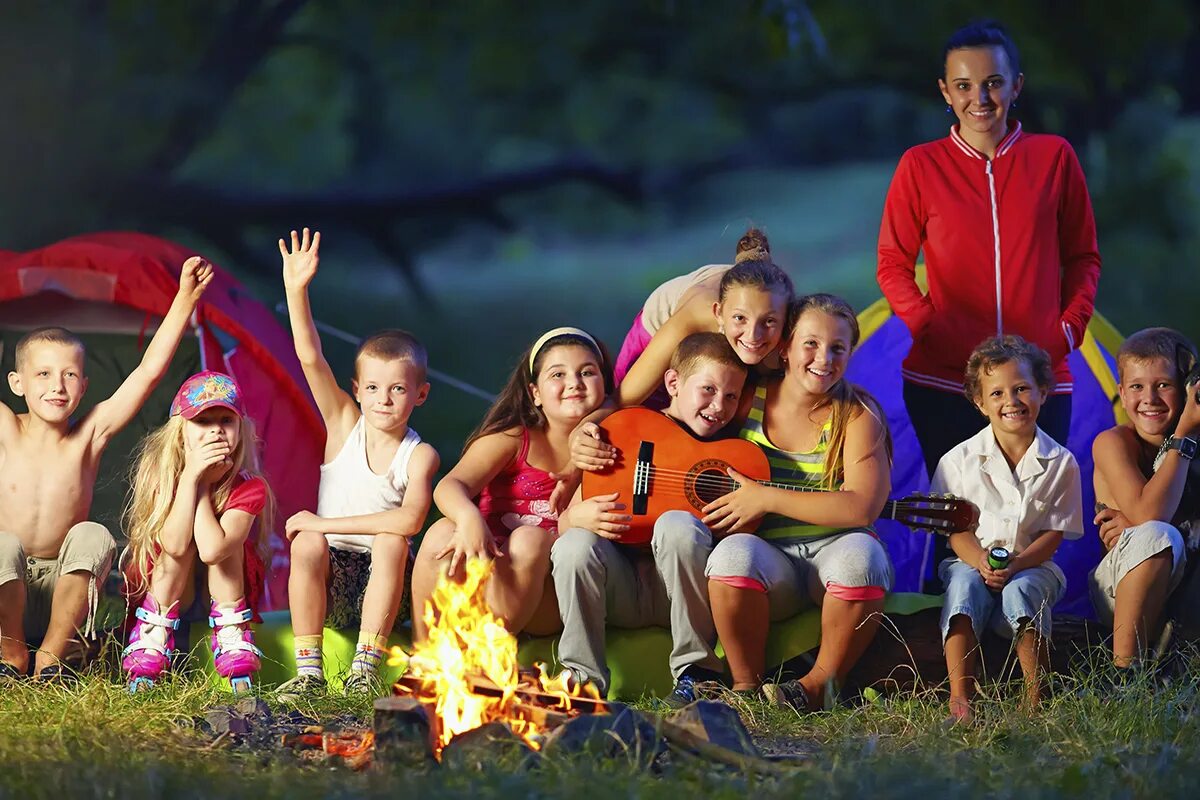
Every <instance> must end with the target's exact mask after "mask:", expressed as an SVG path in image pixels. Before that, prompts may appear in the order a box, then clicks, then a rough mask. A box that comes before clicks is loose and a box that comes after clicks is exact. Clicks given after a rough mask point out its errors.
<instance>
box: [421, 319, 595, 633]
mask: <svg viewBox="0 0 1200 800" xmlns="http://www.w3.org/2000/svg"><path fill="white" fill-rule="evenodd" d="M612 388H613V381H612V366H611V365H610V363H609V359H608V353H607V351H605V349H604V347H603V345H601V344H600V343H599V342H597V341H596V340H595V339H594V338H592V336H590V335H589V334H588V333H586V332H585V331H582V330H580V329H579V328H555V329H554V330H551V331H548V332H547V333H545V334H543V335H542V336H541V337H540V338H539V339H538V340H537V341H536V342H535V343H534V344H533V346H532V347H530V348H529V349H528V350H527V351H526V352H525V353H524V354H523V355H522V356H521V360H520V361H519V362H518V363H517V367H516V369H515V370H513V373H512V375H511V376H510V377H509V379H508V383H507V384H506V385H505V387H504V391H503V392H501V394H500V396H499V397H498V398H497V399H496V402H495V403H493V404H492V407H491V409H489V410H488V413H487V416H485V417H484V419H483V422H482V423H480V425H479V428H478V429H477V430H476V431H475V433H473V434H472V435H471V437H470V438H469V439H468V440H467V444H466V447H465V448H464V449H463V454H462V457H461V458H460V459H459V462H458V464H456V465H455V466H454V468H453V469H452V470H450V472H449V473H448V474H447V475H446V477H445V478H443V479H442V480H441V481H440V482H439V483H438V485H437V488H436V489H434V492H433V500H434V502H435V503H437V507H438V509H439V510H440V511H441V512H442V514H443V515H444V519H441V520H439V521H438V522H436V523H434V525H433V526H432V527H430V529H429V531H428V532H427V533H426V534H425V539H424V541H423V542H422V543H421V550H420V552H419V553H417V561H416V564H415V566H414V569H413V578H412V588H413V609H414V613H413V634H414V637H415V638H416V639H417V640H423V639H424V638H425V636H426V633H427V631H426V626H425V620H424V613H423V610H424V608H425V603H426V601H427V600H428V599H429V598H430V597H431V596H432V595H433V590H434V587H435V586H436V585H437V582H438V578H439V576H440V575H441V574H443V573H445V574H447V575H448V576H449V577H450V578H452V579H460V578H461V577H462V570H461V566H462V564H463V562H464V561H465V560H466V559H467V558H486V559H492V558H494V559H496V561H495V566H494V569H493V572H492V575H491V578H490V579H489V581H488V587H487V600H488V605H489V606H490V608H491V610H492V613H494V614H495V615H496V616H498V617H500V618H501V619H503V620H504V622H505V624H506V625H507V626H508V629H509V630H511V631H513V632H514V633H515V632H517V631H522V630H528V631H530V632H531V633H537V634H548V633H554V632H556V631H557V630H558V629H559V627H561V622H560V620H559V616H558V603H557V601H556V598H555V596H554V591H553V585H551V584H548V579H549V572H550V545H551V544H553V542H554V538H555V536H557V526H558V512H557V510H556V509H554V508H552V507H551V503H550V495H551V493H552V492H553V491H554V488H555V483H556V481H555V479H554V478H553V477H551V475H552V473H560V472H564V471H566V470H567V469H568V467H569V466H570V462H571V455H570V450H569V446H568V438H569V437H570V435H571V431H572V430H574V428H575V426H576V425H578V424H579V423H580V422H581V421H582V420H583V419H584V417H586V416H587V415H588V414H590V413H592V412H593V411H595V410H596V409H597V408H599V407H600V404H601V403H603V402H604V398H605V397H607V396H608V394H609V393H610V392H611V391H612ZM547 589H549V591H547Z"/></svg>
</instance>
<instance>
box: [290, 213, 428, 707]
mask: <svg viewBox="0 0 1200 800" xmlns="http://www.w3.org/2000/svg"><path fill="white" fill-rule="evenodd" d="M320 242H321V234H320V233H316V234H314V235H312V237H311V238H310V236H309V230H308V228H305V229H304V234H303V238H300V237H298V236H297V235H296V232H295V231H292V241H291V247H290V249H289V248H288V246H287V245H286V244H285V243H284V241H283V240H282V239H280V240H279V252H280V253H281V254H282V255H283V285H284V289H285V290H286V293H287V304H288V316H289V317H290V318H291V322H292V338H293V339H295V343H296V355H297V356H298V357H299V359H300V365H301V367H303V369H304V377H305V378H306V379H307V380H308V386H309V388H310V389H311V390H312V394H313V399H314V400H316V402H317V409H318V410H319V411H320V412H321V419H322V420H324V422H325V430H326V439H325V463H324V464H323V465H322V466H321V488H320V491H319V495H318V501H317V513H315V514H313V513H312V512H309V511H301V512H299V513H298V514H294V515H293V516H292V517H291V519H289V520H288V521H287V525H286V531H287V536H288V539H289V540H290V541H291V543H292V544H291V558H292V568H291V574H290V576H289V578H288V596H289V605H290V606H291V611H292V633H293V635H294V644H295V650H296V677H294V678H292V679H291V680H289V681H287V682H286V683H284V684H283V685H282V686H280V687H279V689H278V690H277V693H276V696H277V697H278V698H279V699H283V700H288V699H295V698H296V697H299V696H302V695H312V694H321V693H323V692H324V691H325V688H326V682H325V675H324V668H323V665H322V661H321V633H322V630H323V629H324V627H325V625H326V624H329V625H331V626H333V627H349V626H350V625H352V624H353V623H354V622H355V621H356V620H360V622H359V635H358V645H357V647H356V648H355V652H354V661H353V663H352V664H351V667H350V674H349V675H348V676H347V677H346V680H345V690H346V691H347V692H348V693H349V692H355V691H359V692H367V691H370V690H372V688H373V687H372V684H373V683H374V682H375V681H376V679H377V678H376V676H377V674H378V669H379V663H380V661H381V660H382V659H383V655H384V649H385V648H386V645H387V637H388V634H389V633H391V630H392V625H393V624H394V623H395V621H396V618H397V616H398V614H399V610H400V604H401V600H402V599H403V597H404V590H405V588H406V587H405V575H406V570H407V567H408V563H409V540H410V539H411V538H412V537H413V536H415V535H416V534H417V533H420V531H421V529H422V527H423V526H424V525H425V515H426V514H427V513H428V512H429V504H430V501H431V499H432V495H433V475H434V473H435V472H436V471H437V468H438V464H439V460H438V455H437V452H435V451H434V449H433V448H432V447H431V446H430V445H429V444H427V443H424V442H422V441H421V437H420V436H418V435H417V432H416V431H414V430H413V429H412V428H409V427H408V418H409V415H411V414H412V410H413V409H414V408H415V407H417V406H419V405H421V404H422V403H424V402H425V397H426V395H427V394H428V392H429V384H428V383H427V382H426V380H425V369H426V354H425V348H424V347H423V346H422V345H421V343H420V342H418V341H417V340H416V338H415V337H413V336H412V335H411V334H408V333H406V332H404V331H399V330H385V331H381V332H379V333H376V334H374V335H372V336H370V337H368V338H367V339H366V340H365V341H364V342H363V343H362V345H360V346H359V349H358V355H357V356H356V358H355V362H354V371H355V375H354V381H353V382H352V384H351V386H352V388H353V396H351V395H350V394H347V393H346V392H344V391H343V390H342V389H341V388H340V387H339V386H338V384H337V379H336V378H334V376H333V372H332V370H330V368H329V364H328V363H327V362H326V361H325V358H324V356H323V355H322V353H321V340H320V338H319V337H318V336H317V329H316V326H315V325H314V324H313V318H312V310H311V309H310V307H309V302H308V285H309V283H310V282H311V281H312V279H313V276H315V275H316V273H317V261H318V248H319V246H320Z"/></svg>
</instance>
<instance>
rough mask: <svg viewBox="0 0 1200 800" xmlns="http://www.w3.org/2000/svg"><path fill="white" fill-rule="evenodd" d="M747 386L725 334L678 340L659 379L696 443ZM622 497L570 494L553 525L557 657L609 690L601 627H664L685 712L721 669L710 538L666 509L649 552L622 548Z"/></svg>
mask: <svg viewBox="0 0 1200 800" xmlns="http://www.w3.org/2000/svg"><path fill="white" fill-rule="evenodd" d="M745 380H746V365H745V364H743V363H742V361H741V359H740V358H738V355H737V353H736V352H734V350H733V348H732V347H731V346H730V344H729V342H728V341H727V340H726V339H725V337H724V336H722V335H721V334H719V333H694V334H692V335H690V336H688V337H686V338H685V339H684V340H683V341H682V342H680V344H679V347H678V348H677V349H676V351H675V354H674V356H673V357H672V359H671V366H670V368H669V369H668V370H667V372H666V374H665V375H664V383H665V384H666V389H667V393H668V394H669V395H670V398H671V403H670V405H669V406H668V407H667V408H666V410H665V411H664V412H663V413H664V414H665V415H666V416H667V417H670V418H671V419H672V420H674V422H675V423H678V425H679V426H681V428H683V429H686V430H687V431H690V433H691V434H692V435H694V436H695V437H697V438H699V439H709V438H712V437H714V436H716V435H717V434H718V432H720V430H721V429H722V428H724V427H725V425H726V424H727V423H728V422H729V421H730V420H731V419H732V418H733V416H734V414H735V412H736V411H737V407H738V401H739V398H740V396H741V391H742V385H743V384H744V383H745ZM643 413H654V412H643ZM654 416H655V417H656V418H657V417H658V415H657V414H656V413H655V414H654ZM610 419H613V418H610ZM685 438H690V437H685ZM653 480H655V481H658V482H661V483H665V482H668V481H672V480H678V476H668V475H665V474H664V475H659V476H656V477H655V478H654V479H653ZM621 494H622V493H619V492H610V493H607V494H599V495H596V496H593V497H590V498H589V499H587V500H582V499H581V496H582V495H581V493H580V492H577V493H576V495H575V498H574V499H573V500H572V502H571V505H570V506H569V507H568V508H567V509H566V510H565V511H564V512H563V513H562V515H561V516H560V518H559V530H560V531H563V533H562V534H561V535H560V536H559V538H558V540H557V541H556V542H555V543H554V547H553V549H552V550H551V553H550V559H551V574H552V575H553V578H554V586H555V589H556V591H557V594H558V601H559V611H560V614H561V616H562V622H563V633H562V638H561V639H560V642H559V654H558V655H559V660H560V661H561V663H562V664H563V665H564V666H565V667H566V668H567V669H569V670H570V671H571V673H572V675H573V676H574V678H575V679H576V680H578V681H584V680H590V681H592V682H593V683H594V684H595V685H596V687H597V689H599V690H600V692H601V693H602V694H603V693H606V692H607V691H608V686H609V670H608V666H607V664H606V661H605V652H604V646H605V638H604V637H605V625H606V624H609V625H613V626H616V627H621V628H637V627H644V626H647V625H658V626H662V627H669V628H670V630H671V639H672V649H671V658H670V668H671V674H672V676H674V678H675V680H676V687H675V691H674V692H673V693H672V695H671V696H670V697H669V698H668V699H667V703H668V704H670V705H675V706H682V705H686V704H687V703H690V702H693V701H694V700H696V699H697V687H696V685H697V683H701V682H705V681H710V680H713V681H715V680H716V679H718V678H719V675H720V672H721V662H720V659H718V658H717V656H716V653H715V652H714V651H713V648H714V646H715V644H716V638H717V634H716V628H715V627H714V625H713V620H712V612H711V611H710V609H709V604H708V589H707V586H706V583H705V578H704V567H705V564H706V562H707V561H708V556H709V553H710V552H711V551H712V548H713V534H712V532H711V531H710V530H709V529H708V528H707V527H706V526H705V525H704V524H703V523H701V522H700V520H699V519H697V518H696V517H695V516H694V515H693V514H691V513H689V512H687V511H667V512H665V513H663V514H661V515H660V516H659V517H658V518H657V519H656V521H655V522H654V526H653V534H652V536H651V537H650V541H649V545H650V547H649V549H646V548H642V547H637V546H634V545H627V544H621V542H622V539H624V538H626V537H627V536H628V535H629V533H630V525H629V522H630V521H631V520H632V515H630V514H627V513H625V512H626V511H627V510H628V509H629V508H630V506H629V505H627V503H633V504H634V505H636V504H637V499H636V498H634V497H629V496H621Z"/></svg>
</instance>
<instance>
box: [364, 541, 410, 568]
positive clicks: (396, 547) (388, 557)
mask: <svg viewBox="0 0 1200 800" xmlns="http://www.w3.org/2000/svg"><path fill="white" fill-rule="evenodd" d="M408 547H409V542H408V537H406V536H394V535H388V534H385V535H382V536H376V537H375V542H374V543H373V544H372V545H371V565H372V568H373V567H374V565H376V564H388V565H390V566H400V567H403V566H404V564H405V562H406V561H408Z"/></svg>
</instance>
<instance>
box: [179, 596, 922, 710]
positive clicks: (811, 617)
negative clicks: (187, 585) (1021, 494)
mask: <svg viewBox="0 0 1200 800" xmlns="http://www.w3.org/2000/svg"><path fill="white" fill-rule="evenodd" d="M941 604H942V598H941V597H935V596H931V595H924V594H905V593H899V594H889V595H888V596H887V601H886V603H885V605H884V611H886V612H887V613H889V614H915V613H917V612H918V611H923V610H924V609H927V608H937V607H939V606H941ZM209 634H210V631H209V629H208V628H207V627H204V626H203V623H201V624H199V625H193V626H192V640H193V641H192V646H191V653H192V656H193V659H194V662H193V663H196V664H199V665H201V666H202V667H203V668H204V669H205V670H206V671H208V672H210V673H211V674H212V675H213V680H214V681H219V678H217V677H216V673H215V671H213V664H212V653H211V652H210V651H209V648H208V639H209ZM820 635H821V616H820V611H819V610H817V609H811V610H809V611H805V612H803V613H801V614H797V615H796V616H794V617H792V618H791V619H787V620H784V621H783V622H777V623H775V624H774V625H772V626H771V633H770V635H769V636H768V638H767V663H768V664H772V665H773V664H779V663H782V662H783V661H786V660H788V659H789V658H792V657H794V656H798V655H800V654H801V653H805V652H808V651H809V650H812V649H813V648H814V647H816V646H817V643H818V642H819V641H820ZM357 638H358V632H357V631H339V630H334V629H332V628H326V629H325V635H324V639H323V641H322V648H321V649H322V652H323V654H324V659H325V676H326V677H327V678H329V679H331V680H332V679H334V678H337V677H338V676H340V675H342V674H344V673H345V672H346V671H347V670H348V669H349V668H350V662H351V661H352V660H353V659H354V645H355V643H356V641H357ZM254 641H255V644H257V645H258V647H259V649H261V650H262V651H263V659H262V670H261V671H260V672H259V674H258V681H259V683H260V684H262V685H266V686H270V685H275V684H279V683H282V682H283V681H285V680H287V679H288V678H290V677H292V675H294V674H295V669H296V660H295V654H294V652H293V647H292V626H291V615H290V614H288V612H286V611H270V612H267V613H266V614H263V622H262V624H261V625H256V626H254ZM388 643H389V644H390V645H399V646H400V647H403V648H405V649H408V648H409V647H410V646H411V639H410V637H409V631H408V629H407V628H404V629H401V630H398V631H396V632H394V633H392V636H391V638H390V639H389V640H388ZM557 651H558V637H557V636H542V637H527V636H523V637H521V640H520V645H519V649H518V651H517V655H518V658H519V659H520V661H521V663H522V664H525V665H530V664H533V663H534V662H536V661H544V662H546V663H547V664H549V665H551V666H550V669H551V670H552V671H557V669H558V668H559V667H558V662H557V658H556V655H557ZM722 652H723V651H722V650H721V648H720V646H719V645H718V648H717V653H718V655H720V654H722ZM670 653H671V634H670V632H669V631H667V630H666V629H665V628H639V629H621V628H610V629H609V631H608V668H609V671H610V672H611V673H612V677H611V684H610V687H609V693H608V694H609V697H610V698H612V699H613V700H633V699H637V698H639V697H641V696H643V695H646V694H657V695H660V696H661V695H665V694H666V693H667V692H669V691H670V690H671V687H672V685H673V681H672V680H671V673H670V670H669V669H668V668H667V660H668V657H669V656H670ZM401 671H402V668H401V667H387V666H385V667H384V669H383V673H382V674H383V676H384V677H385V678H386V679H387V680H389V681H392V680H395V679H396V678H398V677H399V676H400V674H401Z"/></svg>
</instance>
